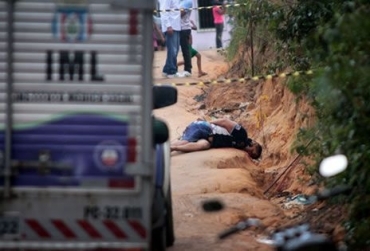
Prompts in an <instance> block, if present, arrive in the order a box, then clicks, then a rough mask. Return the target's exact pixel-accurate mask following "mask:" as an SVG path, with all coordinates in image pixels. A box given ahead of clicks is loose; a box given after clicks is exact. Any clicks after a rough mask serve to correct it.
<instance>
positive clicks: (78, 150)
mask: <svg viewBox="0 0 370 251" xmlns="http://www.w3.org/2000/svg"><path fill="white" fill-rule="evenodd" d="M155 7H156V0H135V1H133V0H0V250H22V251H23V250H25V251H26V250H33V251H36V250H86V251H87V250H101V251H104V250H107V251H108V250H109V251H116V250H117V251H118V250H119V251H137V250H159V251H162V250H165V249H166V247H168V246H171V245H173V243H174V238H175V237H174V230H173V219H172V203H171V187H170V179H169V177H170V176H169V163H170V153H169V145H168V128H167V127H166V124H165V123H164V122H163V121H160V120H158V119H156V118H154V117H153V115H152V110H153V109H156V108H161V107H164V106H168V105H171V104H173V103H175V102H176V99H177V92H176V89H175V88H173V87H170V86H153V77H152V69H153V68H152V61H153V44H152V32H153V18H152V15H153V10H154V9H155Z"/></svg>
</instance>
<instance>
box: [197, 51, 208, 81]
mask: <svg viewBox="0 0 370 251" xmlns="http://www.w3.org/2000/svg"><path fill="white" fill-rule="evenodd" d="M195 56H196V57H197V66H198V77H202V76H205V75H207V73H206V72H204V71H202V55H200V54H199V53H197V54H196V55H195Z"/></svg>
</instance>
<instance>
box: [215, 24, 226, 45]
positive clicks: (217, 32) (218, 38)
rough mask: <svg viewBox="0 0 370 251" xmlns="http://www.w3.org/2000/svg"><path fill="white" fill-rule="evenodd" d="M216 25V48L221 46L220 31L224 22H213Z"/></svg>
mask: <svg viewBox="0 0 370 251" xmlns="http://www.w3.org/2000/svg"><path fill="white" fill-rule="evenodd" d="M215 27H216V48H217V49H218V48H222V31H223V30H224V24H223V23H221V24H215Z"/></svg>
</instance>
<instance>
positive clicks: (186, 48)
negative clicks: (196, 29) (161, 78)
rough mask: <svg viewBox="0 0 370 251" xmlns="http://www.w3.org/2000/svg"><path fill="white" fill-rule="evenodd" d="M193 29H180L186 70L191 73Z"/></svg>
mask: <svg viewBox="0 0 370 251" xmlns="http://www.w3.org/2000/svg"><path fill="white" fill-rule="evenodd" d="M190 34H191V30H190V29H189V30H181V31H180V46H181V51H182V56H183V57H184V70H185V71H188V72H190V73H191V68H192V67H191V56H190V44H189V39H190Z"/></svg>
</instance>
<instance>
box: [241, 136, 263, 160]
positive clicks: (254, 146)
mask: <svg viewBox="0 0 370 251" xmlns="http://www.w3.org/2000/svg"><path fill="white" fill-rule="evenodd" d="M244 149H245V151H246V152H247V153H248V154H249V156H250V157H251V158H252V159H258V158H259V157H261V154H262V146H261V145H260V144H259V143H258V142H256V141H254V140H250V143H249V144H248V145H247V146H246V147H245V148H244Z"/></svg>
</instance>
